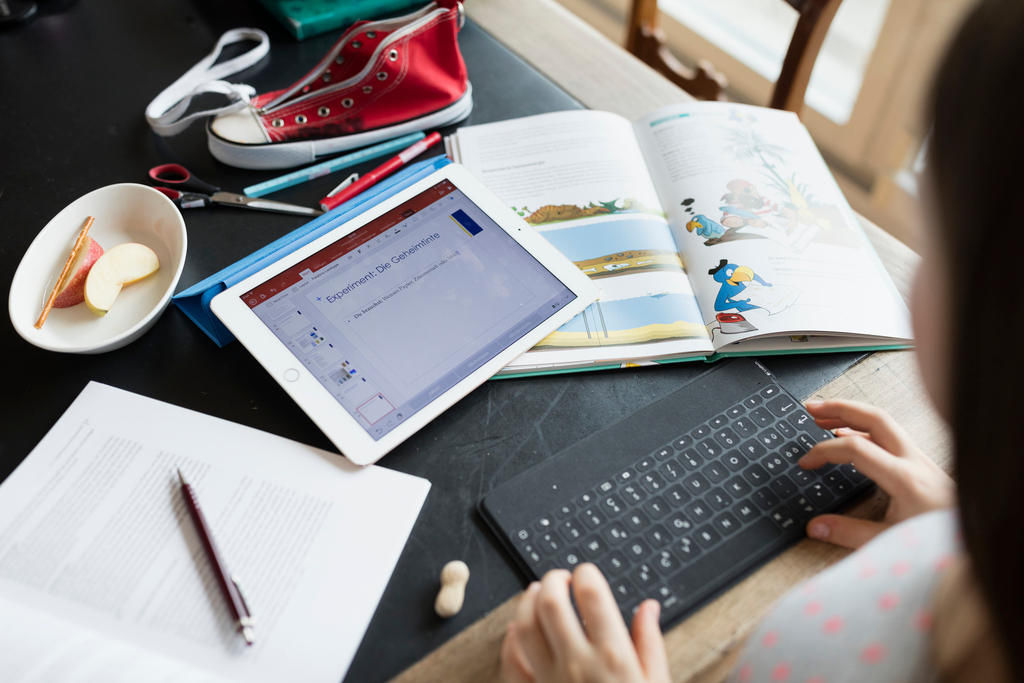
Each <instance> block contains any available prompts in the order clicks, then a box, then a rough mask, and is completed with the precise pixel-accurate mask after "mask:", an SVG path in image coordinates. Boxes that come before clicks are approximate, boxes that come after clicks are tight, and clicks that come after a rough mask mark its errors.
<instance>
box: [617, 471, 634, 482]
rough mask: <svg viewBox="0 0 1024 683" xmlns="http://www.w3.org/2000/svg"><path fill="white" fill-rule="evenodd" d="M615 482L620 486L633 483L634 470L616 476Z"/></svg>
mask: <svg viewBox="0 0 1024 683" xmlns="http://www.w3.org/2000/svg"><path fill="white" fill-rule="evenodd" d="M615 481H617V482H619V484H626V483H629V482H631V481H633V470H623V471H622V472H619V473H618V474H617V475H615Z"/></svg>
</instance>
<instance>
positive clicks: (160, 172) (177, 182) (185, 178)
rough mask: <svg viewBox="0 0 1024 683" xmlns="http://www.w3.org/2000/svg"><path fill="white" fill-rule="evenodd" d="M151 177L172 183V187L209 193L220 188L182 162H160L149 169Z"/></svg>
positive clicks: (165, 182)
mask: <svg viewBox="0 0 1024 683" xmlns="http://www.w3.org/2000/svg"><path fill="white" fill-rule="evenodd" d="M149 178H150V180H152V181H153V182H155V183H159V184H161V185H170V186H171V187H176V188H181V189H184V190H195V191H197V192H206V193H208V194H213V193H214V192H217V191H218V190H220V188H219V187H216V186H215V185H211V184H210V183H207V182H205V181H203V180H200V179H199V178H197V177H196V176H194V175H192V172H191V171H189V170H188V169H187V168H185V167H184V166H182V165H181V164H160V165H159V166H154V167H153V168H151V169H149Z"/></svg>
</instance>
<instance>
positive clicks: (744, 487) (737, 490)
mask: <svg viewBox="0 0 1024 683" xmlns="http://www.w3.org/2000/svg"><path fill="white" fill-rule="evenodd" d="M725 490H726V491H728V492H729V495H731V496H733V497H734V498H743V497H744V496H746V495H747V494H748V493H750V491H751V488H750V484H748V483H747V480H746V479H744V478H743V477H733V478H732V479H730V480H729V483H728V484H726V485H725Z"/></svg>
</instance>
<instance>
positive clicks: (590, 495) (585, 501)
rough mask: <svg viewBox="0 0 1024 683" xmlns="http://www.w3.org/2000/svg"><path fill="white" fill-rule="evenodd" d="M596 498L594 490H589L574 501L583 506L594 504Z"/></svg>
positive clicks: (577, 505)
mask: <svg viewBox="0 0 1024 683" xmlns="http://www.w3.org/2000/svg"><path fill="white" fill-rule="evenodd" d="M595 500H596V499H595V498H594V492H593V491H587V492H586V493H584V494H581V495H579V496H577V497H576V500H575V501H574V502H575V503H576V507H580V508H583V507H587V506H588V505H592V504H593V503H594V501H595Z"/></svg>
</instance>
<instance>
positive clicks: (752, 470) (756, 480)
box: [743, 462, 769, 487]
mask: <svg viewBox="0 0 1024 683" xmlns="http://www.w3.org/2000/svg"><path fill="white" fill-rule="evenodd" d="M743 476H744V477H746V478H747V481H749V482H750V483H751V484H753V485H754V487H758V486H763V485H764V484H767V483H768V479H769V477H768V472H767V470H765V468H763V467H761V466H760V465H758V464H757V463H756V462H755V463H754V464H753V465H751V466H750V467H748V468H747V469H745V470H743Z"/></svg>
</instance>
